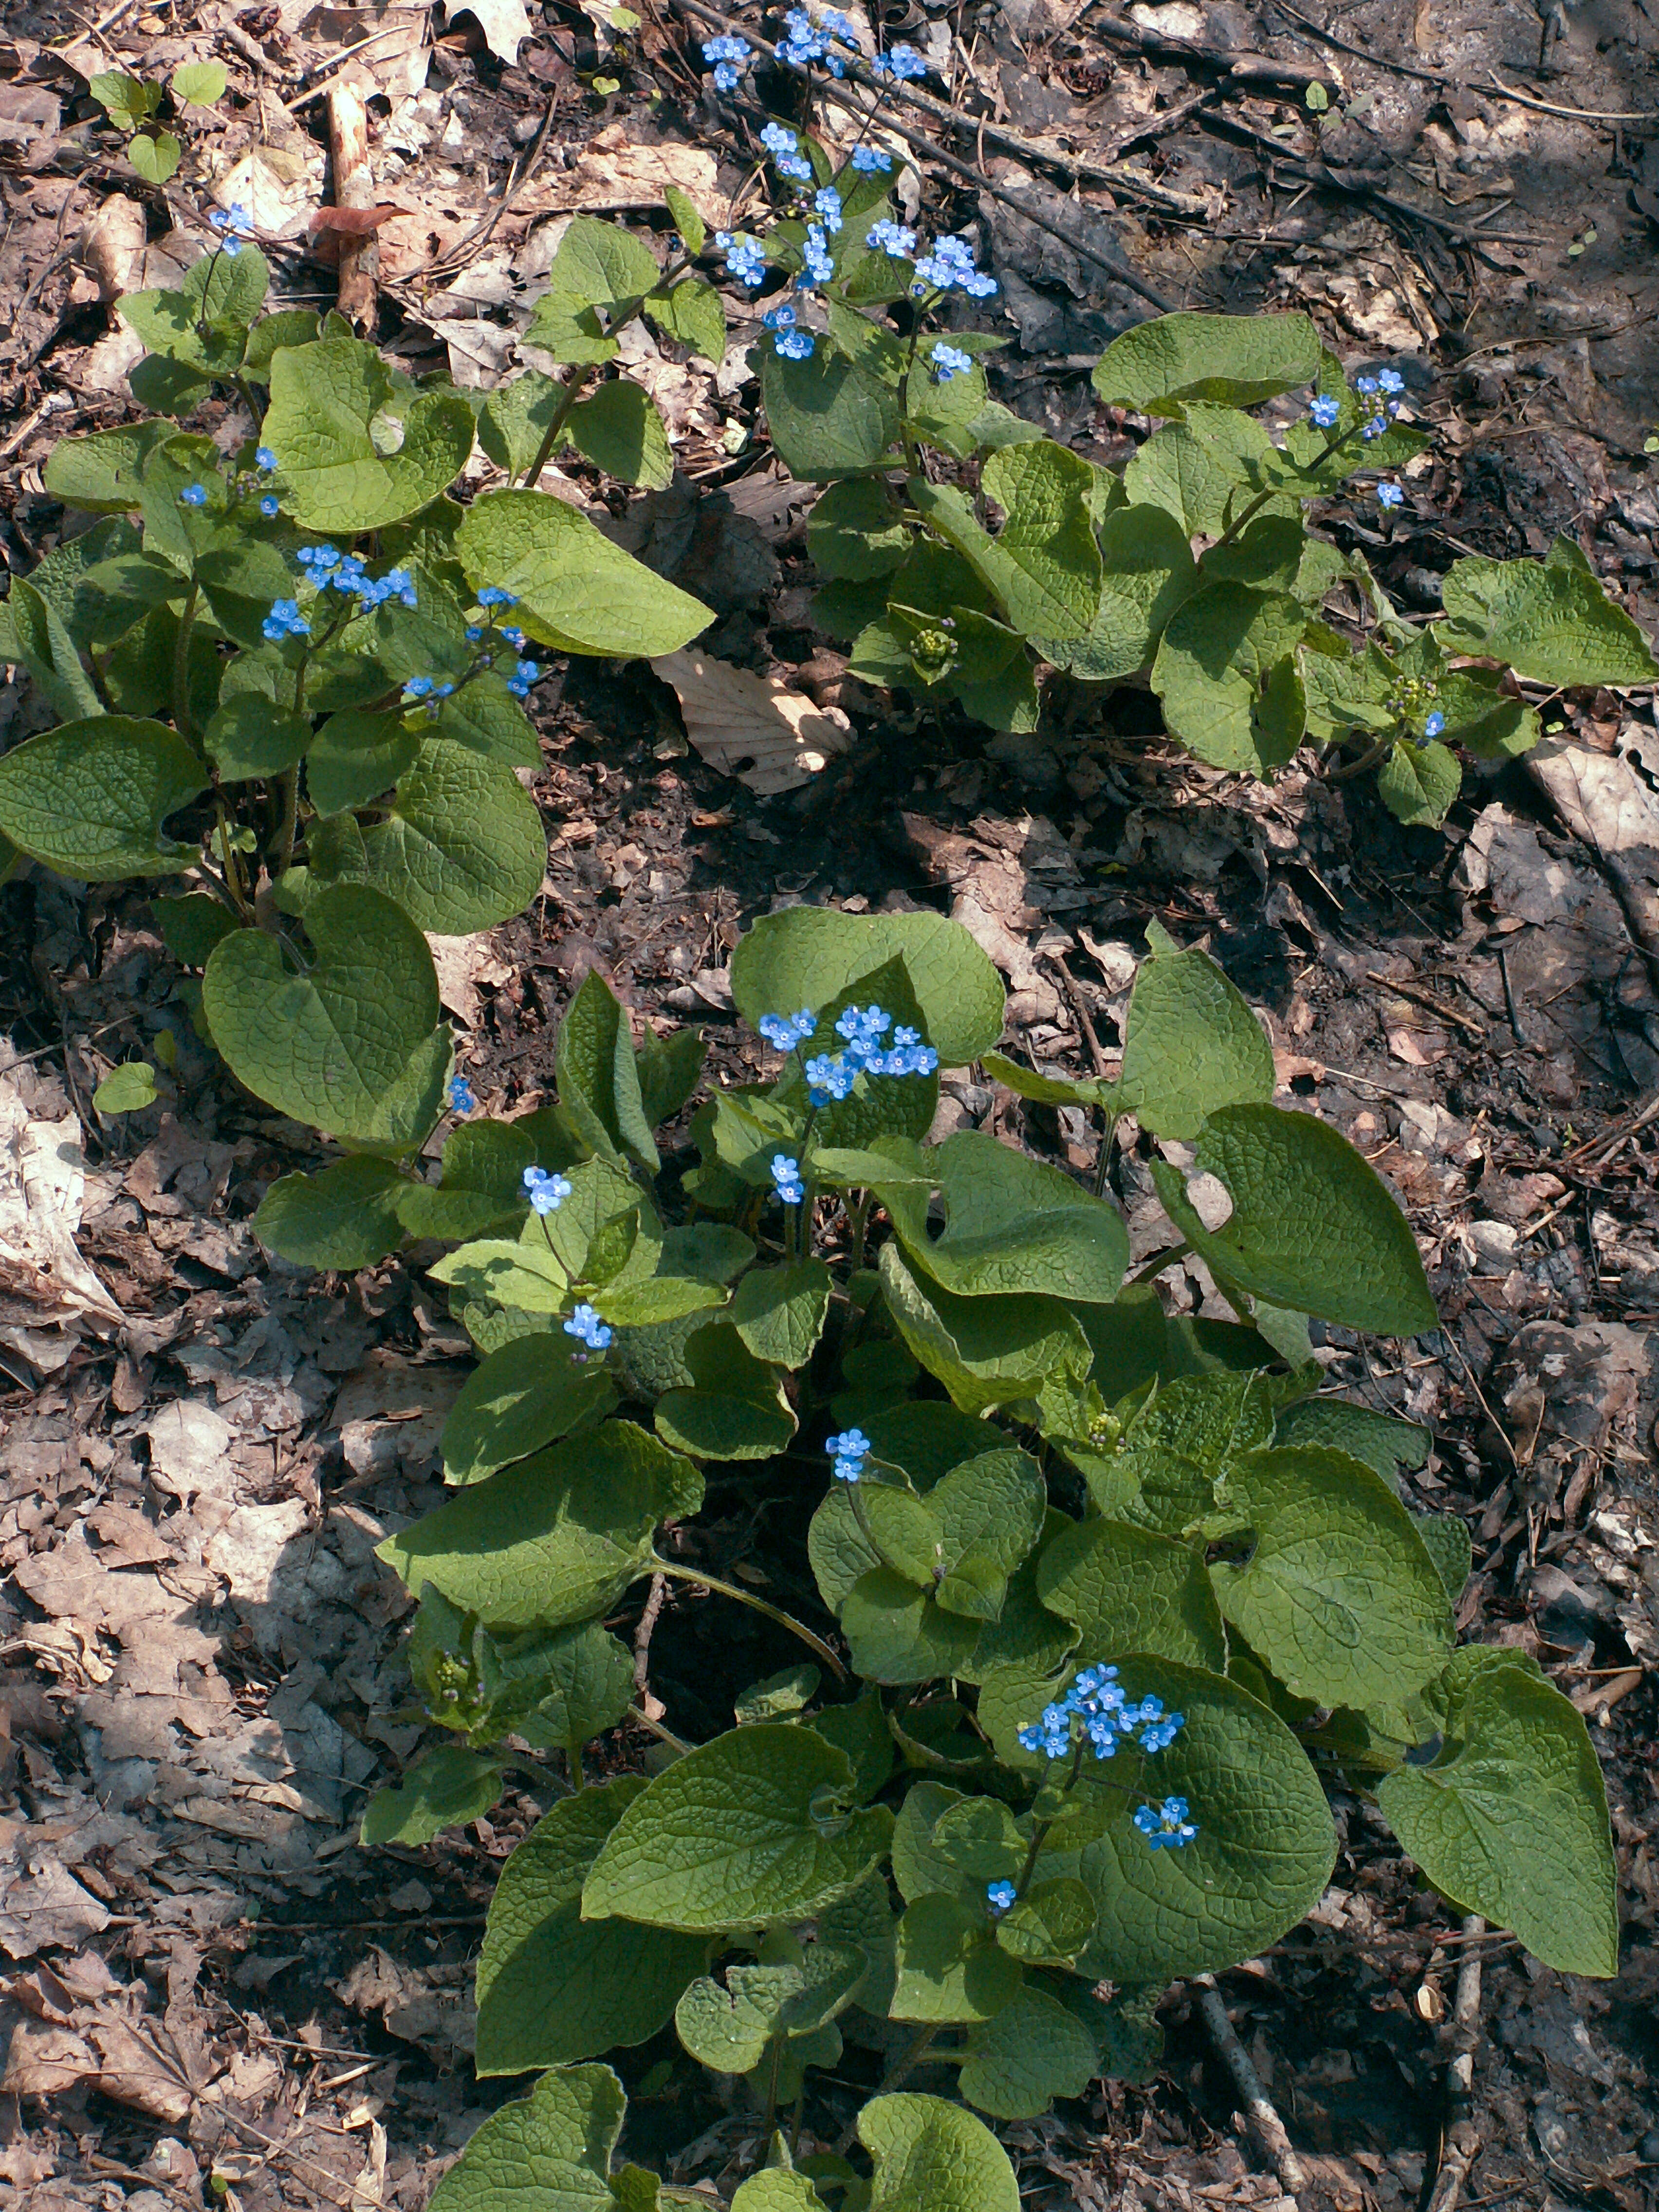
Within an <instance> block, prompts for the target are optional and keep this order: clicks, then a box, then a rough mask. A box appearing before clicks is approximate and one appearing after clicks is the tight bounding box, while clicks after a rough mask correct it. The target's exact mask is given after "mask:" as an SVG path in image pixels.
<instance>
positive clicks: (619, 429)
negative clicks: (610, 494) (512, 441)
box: [532, 378, 674, 491]
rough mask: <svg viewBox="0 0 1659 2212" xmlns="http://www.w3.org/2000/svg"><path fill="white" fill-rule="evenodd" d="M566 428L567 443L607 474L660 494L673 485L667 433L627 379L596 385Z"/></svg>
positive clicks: (652, 406)
mask: <svg viewBox="0 0 1659 2212" xmlns="http://www.w3.org/2000/svg"><path fill="white" fill-rule="evenodd" d="M567 425H568V430H569V435H570V442H571V444H572V445H573V446H574V447H575V448H576V450H577V451H578V453H585V454H586V456H587V458H588V459H589V460H590V461H592V463H593V465H594V466H595V467H596V468H600V469H603V470H604V471H605V474H606V475H607V476H610V477H619V478H620V479H621V481H622V482H623V483H630V484H638V485H640V486H641V488H642V489H645V490H647V491H662V490H664V489H665V488H666V487H667V486H668V485H669V484H671V483H672V482H673V481H674V456H673V453H672V451H671V448H670V446H669V443H668V433H667V431H666V430H665V428H664V427H663V419H662V416H660V415H659V413H658V412H657V409H656V404H655V402H654V401H653V399H652V398H651V396H650V394H649V393H648V392H647V391H646V390H645V389H644V387H643V386H641V385H638V384H630V383H629V382H628V380H627V379H626V378H621V379H618V380H617V381H616V382H614V383H611V384H602V385H600V386H599V389H598V391H597V392H593V393H592V394H591V395H590V396H589V397H588V398H586V399H579V400H578V401H577V402H576V404H575V405H574V407H573V408H572V409H571V410H570V413H569V415H568V417H567ZM532 459H533V456H532Z"/></svg>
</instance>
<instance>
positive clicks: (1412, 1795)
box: [1377, 1645, 1619, 1975]
mask: <svg viewBox="0 0 1659 2212" xmlns="http://www.w3.org/2000/svg"><path fill="white" fill-rule="evenodd" d="M1440 1694H1441V1695H1442V1697H1443V1700H1444V1711H1445V1717H1444V1723H1443V1733H1444V1737H1445V1742H1444V1747H1443V1749H1442V1751H1441V1753H1440V1755H1439V1757H1438V1758H1437V1759H1435V1761H1434V1762H1433V1764H1432V1765H1428V1766H1413V1765H1407V1766H1401V1767H1400V1768H1399V1769H1398V1770H1397V1771H1395V1773H1393V1774H1390V1775H1388V1776H1385V1777H1384V1778H1383V1782H1382V1784H1381V1785H1380V1787H1379V1789H1378V1790H1377V1798H1378V1802H1380V1804H1381V1805H1382V1808H1383V1812H1384V1813H1385V1814H1387V1816H1388V1818H1389V1821H1390V1823H1391V1824H1392V1826H1393V1828H1394V1832H1395V1834H1396V1835H1397V1836H1398V1837H1399V1838H1400V1840H1401V1843H1402V1844H1404V1845H1405V1847H1406V1849H1407V1850H1408V1851H1409V1852H1410V1853H1411V1855H1412V1857H1413V1858H1414V1859H1415V1860H1416V1861H1417V1863H1418V1864H1419V1866H1420V1867H1421V1868H1422V1869H1423V1871H1424V1873H1425V1875H1427V1876H1428V1878H1429V1880H1430V1881H1431V1882H1432V1883H1433V1884H1434V1885H1435V1887H1436V1888H1437V1889H1439V1890H1441V1891H1443V1893H1445V1895H1446V1896H1448V1897H1449V1898H1450V1899H1452V1900H1453V1902H1454V1903H1455V1905H1457V1906H1458V1907H1459V1909H1460V1910H1461V1911H1465V1912H1479V1913H1481V1914H1483V1915H1484V1916H1485V1917H1486V1918H1487V1919H1488V1920H1491V1921H1493V1922H1495V1923H1497V1924H1498V1926H1499V1927H1504V1928H1512V1929H1514V1930H1515V1932H1516V1935H1517V1936H1519V1937H1520V1938H1521V1941H1522V1942H1523V1943H1524V1944H1525V1945H1526V1947H1527V1948H1528V1950H1529V1951H1530V1952H1531V1953H1532V1954H1533V1955H1534V1958H1538V1959H1541V1960H1543V1962H1544V1964H1545V1965H1546V1966H1553V1967H1554V1968H1555V1969H1556V1971H1557V1972H1559V1973H1564V1974H1601V1975H1609V1974H1615V1973H1617V1972H1618V1971H1619V1903H1618V1882H1617V1875H1616V1871H1615V1868H1614V1864H1613V1841H1612V1838H1611V1835H1610V1834H1609V1832H1608V1826H1607V1800H1606V1796H1605V1793H1604V1791H1603V1789H1602V1784H1601V1768H1600V1765H1599V1764H1598V1762H1597V1759H1596V1756H1595V1750H1594V1747H1592V1745H1591V1743H1590V1740H1589V1734H1588V1732H1587V1731H1586V1729H1585V1727H1584V1723H1583V1721H1582V1720H1581V1719H1580V1717H1579V1716H1578V1715H1577V1712H1575V1711H1574V1710H1573V1708H1572V1706H1571V1705H1570V1704H1569V1703H1568V1701H1567V1700H1566V1699H1565V1698H1564V1697H1563V1696H1562V1695H1561V1693H1560V1692H1559V1690H1556V1689H1554V1688H1553V1687H1552V1686H1550V1684H1549V1683H1547V1682H1546V1681H1545V1680H1542V1678H1541V1676H1540V1675H1539V1674H1538V1673H1537V1671H1536V1668H1534V1665H1533V1663H1532V1662H1530V1661H1529V1660H1527V1659H1525V1658H1523V1657H1522V1656H1521V1655H1520V1654H1519V1653H1517V1652H1514V1651H1508V1650H1486V1649H1482V1648H1481V1647H1480V1646H1476V1645H1471V1646H1469V1647H1467V1648H1466V1649H1465V1650H1462V1651H1459V1652H1457V1653H1456V1654H1455V1656H1454V1657H1453V1659H1452V1662H1451V1664H1450V1666H1449V1668H1448V1669H1447V1671H1446V1680H1445V1684H1444V1687H1443V1691H1442V1692H1441V1693H1440Z"/></svg>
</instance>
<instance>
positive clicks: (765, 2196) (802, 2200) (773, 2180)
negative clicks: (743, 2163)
mask: <svg viewBox="0 0 1659 2212" xmlns="http://www.w3.org/2000/svg"><path fill="white" fill-rule="evenodd" d="M732 2212H829V2208H828V2207H827V2206H826V2205H825V2203H824V2201H823V2197H820V2196H819V2195H818V2192H817V2190H816V2189H814V2188H813V2186H812V2185H811V2182H810V2181H809V2180H808V2179H807V2178H806V2176H805V2174H804V2173H786V2172H784V2171H783V2170H782V2168H781V2167H780V2166H774V2167H772V2168H770V2169H769V2171H768V2172H764V2173H754V2174H750V2177H749V2179H748V2180H747V2181H744V2182H740V2183H739V2184H738V2193H737V2195H736V2196H735V2197H733V2198H732Z"/></svg>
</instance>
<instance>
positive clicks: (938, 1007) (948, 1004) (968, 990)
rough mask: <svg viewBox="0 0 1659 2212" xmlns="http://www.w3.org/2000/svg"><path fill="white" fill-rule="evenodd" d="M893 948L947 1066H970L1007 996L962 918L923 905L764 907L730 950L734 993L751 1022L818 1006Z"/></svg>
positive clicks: (989, 1038)
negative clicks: (774, 910)
mask: <svg viewBox="0 0 1659 2212" xmlns="http://www.w3.org/2000/svg"><path fill="white" fill-rule="evenodd" d="M894 957H899V958H902V960H903V962H904V966H905V970H906V973H907V974H908V976H909V978H910V987H911V988H912V989H913V990H914V991H915V994H916V1003H917V1004H918V1006H920V1007H921V1012H922V1017H923V1019H924V1020H925V1021H926V1023H927V1035H928V1038H929V1040H930V1042H932V1044H933V1047H934V1049H935V1050H936V1051H937V1052H938V1054H939V1060H940V1063H941V1065H942V1066H945V1067H960V1066H964V1065H965V1064H966V1063H967V1062H968V1061H969V1060H975V1059H977V1057H978V1056H979V1054H981V1052H984V1051H987V1050H988V1049H989V1048H990V1047H991V1046H992V1045H994V1043H995V1042H996V1041H997V1039H998V1038H999V1037H1000V1036H1001V1034H1002V1016H1003V1003H1004V1000H1003V989H1002V984H1001V982H1000V980H999V978H998V975H997V971H996V969H994V967H993V966H992V964H991V963H990V961H989V960H988V959H987V957H986V955H985V954H984V953H983V952H982V951H981V950H980V948H979V946H978V945H976V944H975V941H974V939H972V938H971V937H970V936H969V933H968V932H967V931H966V930H965V929H964V928H963V927H962V925H961V923H960V922H955V921H946V920H945V917H944V916H943V915H937V914H929V913H927V912H925V911H924V912H920V913H916V914H872V915H855V914H842V913H840V912H839V911H838V910H837V909H836V908H834V907H811V906H796V907H786V908H784V909H783V911H782V912H781V913H779V914H769V915H763V917H762V919H761V920H760V921H757V923H756V924H755V927H753V928H752V929H751V930H750V932H749V933H748V934H747V936H745V937H744V938H743V939H741V940H740V941H739V943H738V947H737V950H736V951H735V952H733V954H732V997H733V999H734V1000H736V1002H737V1007H738V1012H739V1013H740V1014H741V1015H742V1016H743V1018H744V1020H745V1021H746V1022H748V1023H749V1024H750V1026H751V1027H752V1026H753V1024H755V1023H757V1022H758V1021H759V1019H760V1018H761V1016H762V1015H763V1014H775V1013H781V1012H789V1013H793V1012H798V1011H799V1009H800V1008H801V1007H802V1006H806V1007H809V1008H811V1010H812V1011H814V1012H817V1011H819V1010H821V1009H822V1008H823V1007H825V1006H829V1004H831V1002H832V1001H833V1000H835V998H836V995H837V994H838V993H840V992H842V991H844V990H845V989H846V988H847V987H848V984H850V983H854V982H857V981H859V980H860V977H862V976H865V975H869V974H870V973H871V972H872V969H876V968H878V967H880V966H881V965H882V963H884V961H888V960H891V959H893V958H894ZM826 1048H827V1047H826Z"/></svg>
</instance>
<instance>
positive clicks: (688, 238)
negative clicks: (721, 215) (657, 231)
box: [662, 185, 708, 261]
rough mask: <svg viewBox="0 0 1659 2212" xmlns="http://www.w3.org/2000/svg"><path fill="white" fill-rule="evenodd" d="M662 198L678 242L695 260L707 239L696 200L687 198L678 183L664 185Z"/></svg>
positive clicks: (706, 226) (704, 225) (705, 226)
mask: <svg viewBox="0 0 1659 2212" xmlns="http://www.w3.org/2000/svg"><path fill="white" fill-rule="evenodd" d="M662 197H663V205H664V206H665V208H666V209H667V210H668V212H669V214H670V215H671V216H673V218H674V228H675V229H676V230H677V231H678V233H679V234H680V243H681V244H682V245H683V246H684V248H685V250H686V252H687V253H688V254H689V255H690V258H691V259H692V260H693V261H695V260H696V258H697V257H698V255H699V254H700V253H701V252H702V249H703V246H704V243H705V242H706V240H707V239H708V224H707V223H705V222H704V221H703V219H702V213H701V211H700V210H699V209H698V207H697V204H696V201H695V200H692V199H690V198H689V197H687V195H686V194H685V193H684V192H683V191H681V190H680V188H679V186H678V185H664V186H663V193H662Z"/></svg>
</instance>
